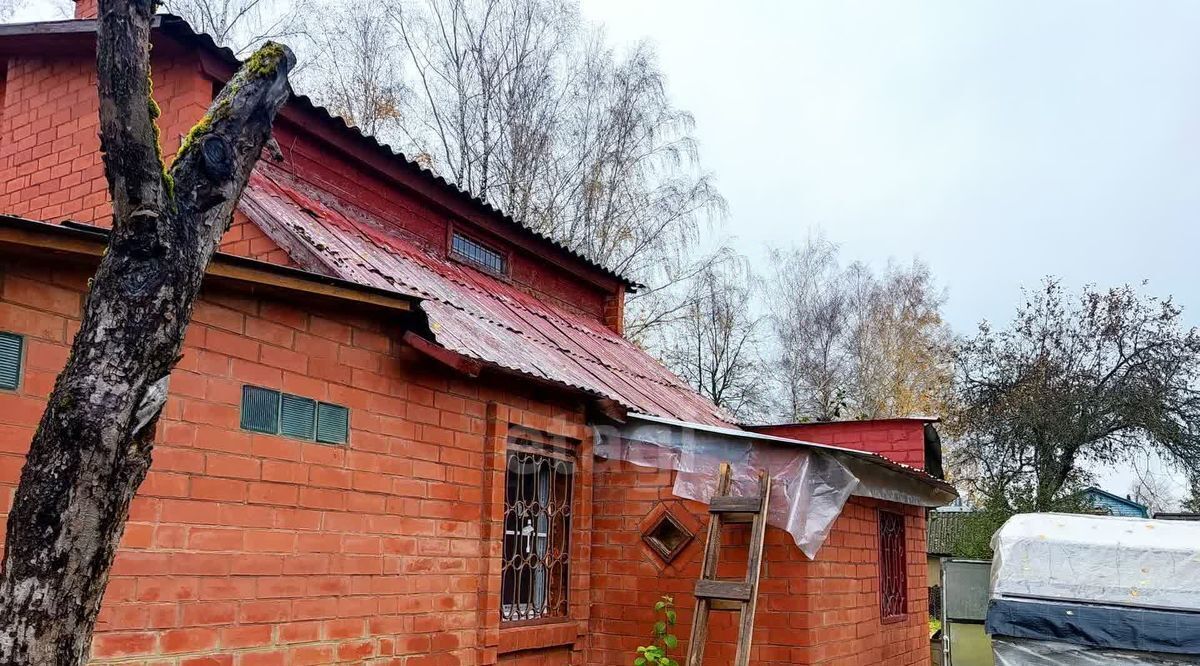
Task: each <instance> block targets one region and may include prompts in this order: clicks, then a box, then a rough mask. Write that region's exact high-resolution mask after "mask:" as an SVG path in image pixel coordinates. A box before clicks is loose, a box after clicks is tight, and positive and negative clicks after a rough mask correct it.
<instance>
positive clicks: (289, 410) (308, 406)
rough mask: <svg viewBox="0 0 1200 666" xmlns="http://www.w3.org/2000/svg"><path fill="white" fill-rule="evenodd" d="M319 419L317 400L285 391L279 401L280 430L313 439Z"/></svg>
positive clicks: (283, 432) (291, 434)
mask: <svg viewBox="0 0 1200 666" xmlns="http://www.w3.org/2000/svg"><path fill="white" fill-rule="evenodd" d="M316 421H317V401H316V400H313V399H312V398H302V397H300V396H298V395H291V394H289V393H284V394H283V397H282V398H281V400H280V402H279V432H280V433H282V434H284V435H287V436H288V437H299V438H300V439H312V438H313V435H314V428H315V427H316Z"/></svg>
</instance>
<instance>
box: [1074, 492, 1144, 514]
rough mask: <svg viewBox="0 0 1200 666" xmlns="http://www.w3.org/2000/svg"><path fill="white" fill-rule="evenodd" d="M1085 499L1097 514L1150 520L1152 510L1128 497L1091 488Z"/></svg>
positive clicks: (1084, 493) (1084, 496)
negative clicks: (1094, 508)
mask: <svg viewBox="0 0 1200 666" xmlns="http://www.w3.org/2000/svg"><path fill="white" fill-rule="evenodd" d="M1083 498H1084V501H1086V502H1087V503H1088V504H1090V505H1092V506H1094V507H1096V512H1097V513H1100V514H1104V515H1109V516H1125V517H1127V518H1149V517H1150V508H1149V507H1147V506H1146V505H1145V504H1141V503H1140V502H1135V501H1133V500H1132V499H1130V498H1128V497H1121V496H1120V495H1114V494H1113V493H1110V492H1108V491H1107V490H1103V489H1100V488H1097V487H1096V486H1089V487H1088V488H1086V489H1084V491H1083Z"/></svg>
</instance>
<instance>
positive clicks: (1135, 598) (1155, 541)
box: [991, 513, 1200, 611]
mask: <svg viewBox="0 0 1200 666" xmlns="http://www.w3.org/2000/svg"><path fill="white" fill-rule="evenodd" d="M992 550H993V551H994V553H995V555H994V557H993V559H992V588H991V595H992V597H993V598H998V597H1023V598H1032V599H1047V600H1062V601H1080V602H1086V603H1098V604H1115V605H1126V606H1135V607H1138V608H1158V609H1164V610H1186V611H1200V523H1191V522H1184V521H1165V520H1147V519H1143V518H1117V517H1112V516H1082V515H1068V514H1055V513H1033V514H1021V515H1017V516H1014V517H1012V518H1011V519H1009V520H1008V522H1006V523H1005V524H1004V526H1003V527H1001V528H1000V530H999V531H997V532H996V534H995V535H994V536H993V537H992Z"/></svg>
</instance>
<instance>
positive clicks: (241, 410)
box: [238, 384, 351, 447]
mask: <svg viewBox="0 0 1200 666" xmlns="http://www.w3.org/2000/svg"><path fill="white" fill-rule="evenodd" d="M247 389H256V390H259V391H269V392H271V393H274V394H275V396H276V399H275V427H274V430H260V429H258V428H251V427H248V426H247V425H246V393H247ZM285 397H289V398H295V399H298V400H303V401H309V402H312V403H313V427H312V436H311V437H301V436H299V435H294V434H291V433H286V432H284V430H283V403H284V398H285ZM322 407H334V408H337V409H340V410H342V411H343V412H345V415H346V438H345V441H341V442H337V441H332V440H329V439H322V438H321V435H320V423H321V408H322ZM238 427H239V428H240V429H241V430H243V431H244V432H252V433H256V434H259V435H269V436H274V437H286V438H287V439H293V440H296V441H300V442H314V443H317V444H324V445H326V446H346V447H348V446H350V430H351V428H350V408H349V407H347V406H345V405H339V404H337V403H332V402H325V401H324V400H317V399H316V398H309V397H306V396H302V395H297V394H295V393H287V392H285V391H280V390H279V389H273V388H267V387H265V386H257V385H255V384H242V399H241V402H240V403H239V404H238Z"/></svg>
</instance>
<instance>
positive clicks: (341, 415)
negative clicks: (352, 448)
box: [317, 402, 350, 444]
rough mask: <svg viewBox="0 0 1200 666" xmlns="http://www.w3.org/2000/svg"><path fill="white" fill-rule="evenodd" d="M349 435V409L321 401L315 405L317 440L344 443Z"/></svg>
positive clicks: (328, 442) (327, 442)
mask: <svg viewBox="0 0 1200 666" xmlns="http://www.w3.org/2000/svg"><path fill="white" fill-rule="evenodd" d="M349 436H350V410H348V409H346V408H345V407H342V406H340V405H331V404H329V403H327V402H322V403H321V404H320V405H319V406H318V407H317V441H318V442H325V443H326V444H345V443H346V440H347V439H349Z"/></svg>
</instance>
